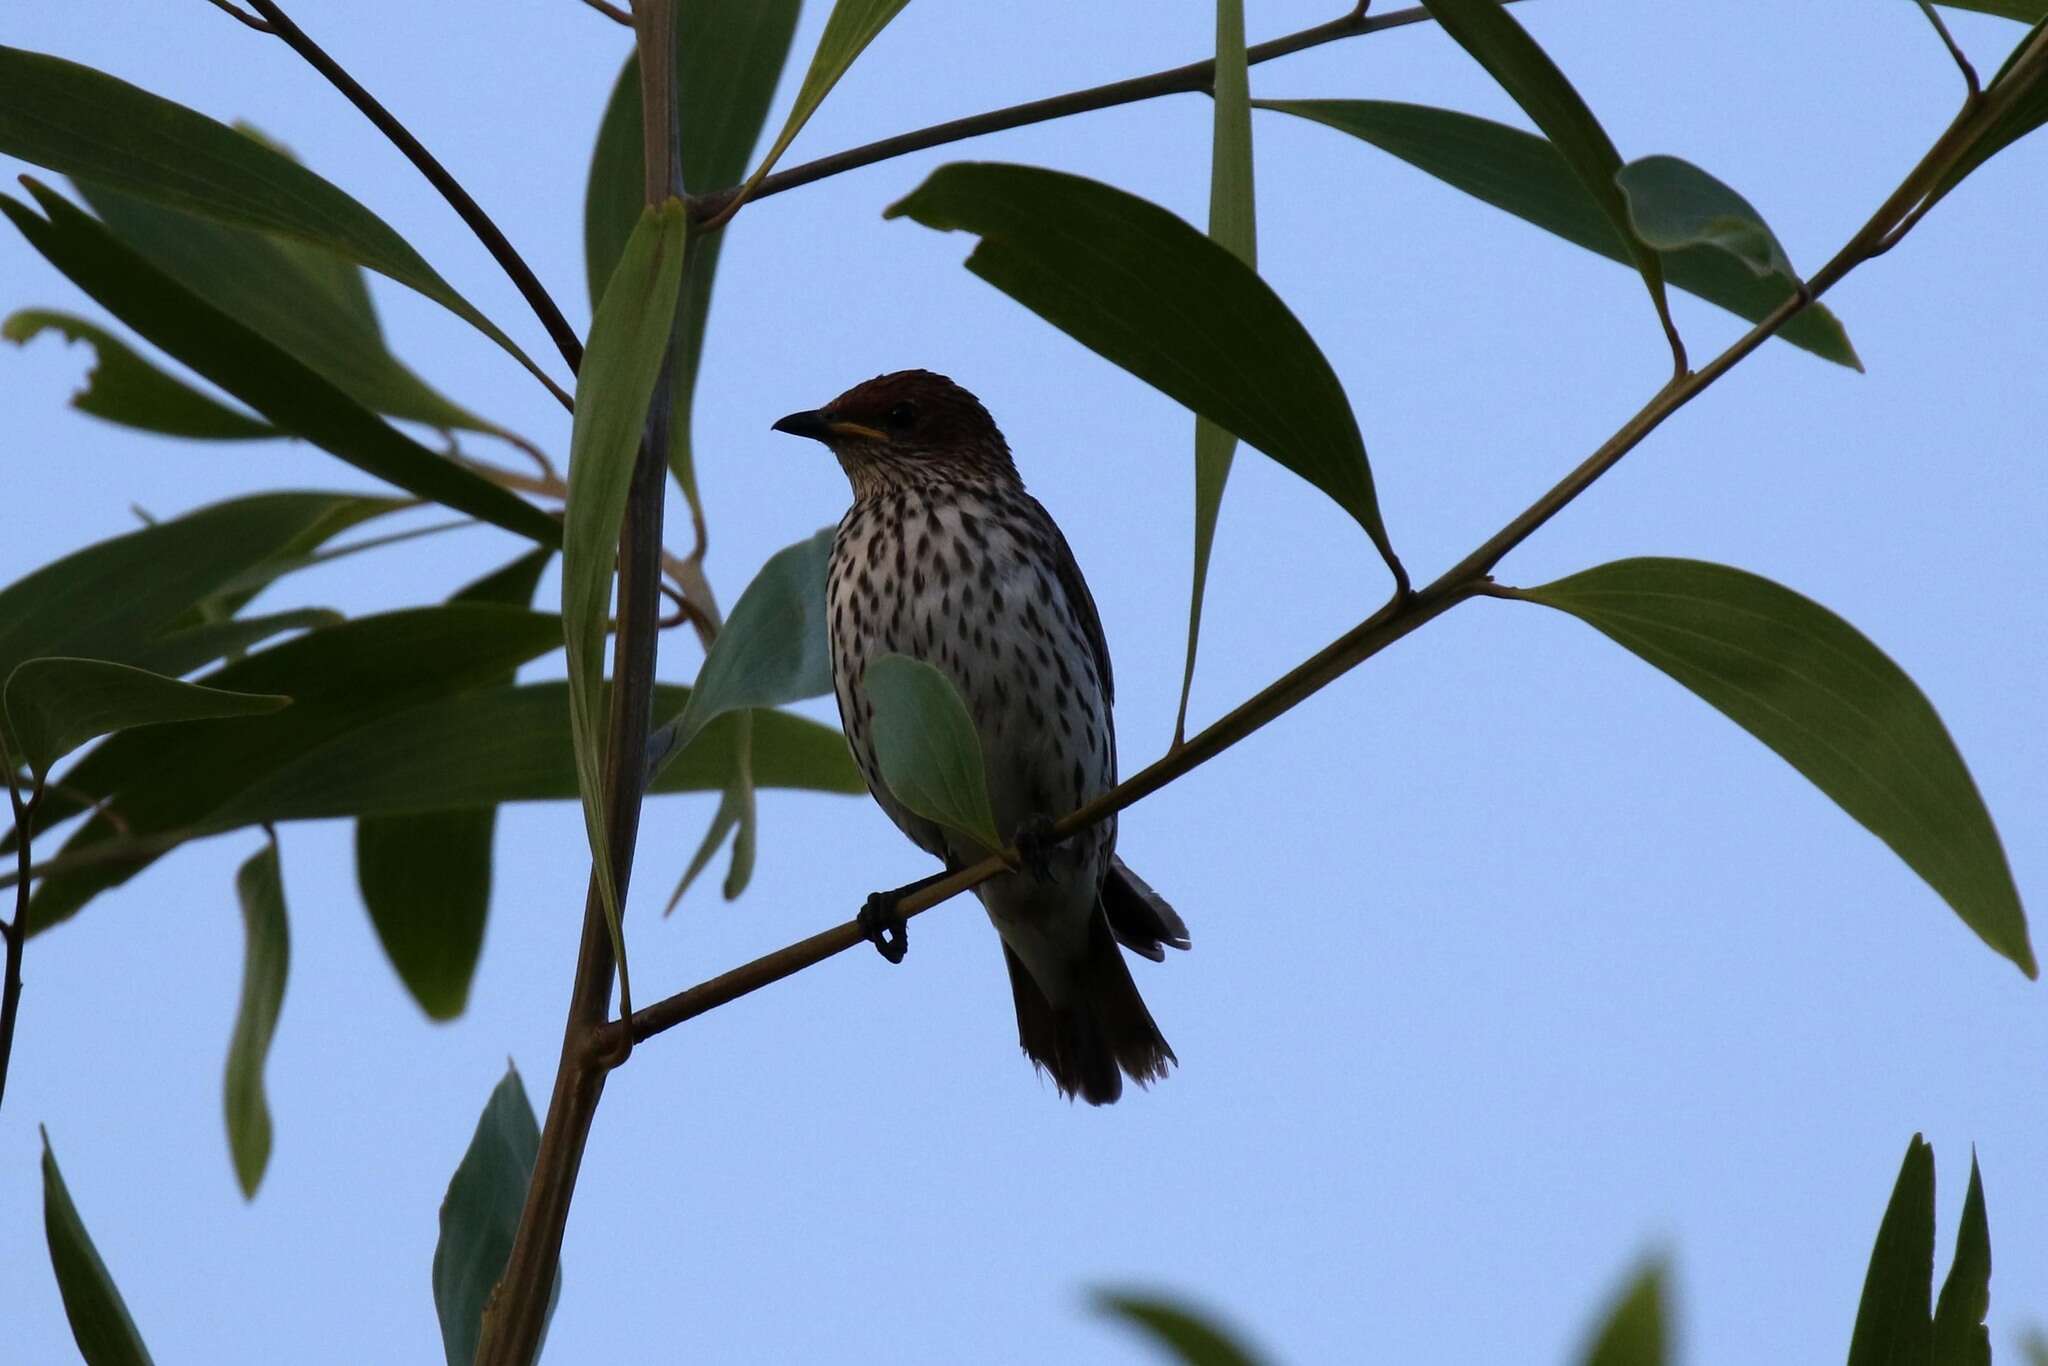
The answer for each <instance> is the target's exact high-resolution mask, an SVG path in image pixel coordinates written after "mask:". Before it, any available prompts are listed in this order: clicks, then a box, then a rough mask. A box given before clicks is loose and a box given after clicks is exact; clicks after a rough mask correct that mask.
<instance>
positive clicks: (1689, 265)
mask: <svg viewBox="0 0 2048 1366" xmlns="http://www.w3.org/2000/svg"><path fill="white" fill-rule="evenodd" d="M1253 103H1254V106H1255V107H1256V108H1259V109H1272V110H1275V111H1277V112H1280V113H1283V114H1293V115H1295V116H1296V117H1298V118H1305V119H1309V120H1312V121H1314V122H1316V123H1320V124H1323V125H1325V126H1326V127H1330V128H1335V129H1337V130H1339V131H1340V132H1345V133H1349V134H1351V135H1352V136H1353V137H1356V138H1359V139H1361V140H1363V141H1365V142H1368V143H1371V144H1372V145H1373V146H1375V147H1378V148H1379V149H1380V150H1381V151H1384V152H1387V153H1389V154H1391V155H1393V156H1396V157H1399V158H1400V159H1401V160H1403V161H1405V162H1407V163H1408V164H1409V165H1411V166H1414V167H1416V168H1417V169H1419V170H1422V171H1426V172H1428V173H1429V174H1430V175H1433V176H1435V177H1436V178H1437V179H1439V180H1441V181H1443V182H1444V183H1445V184H1447V185H1451V186H1454V187H1455V188H1457V189H1460V190H1463V191H1464V192H1465V193H1466V194H1469V195H1471V196H1473V197H1474V198H1475V199H1479V200H1481V201H1483V202H1485V203H1488V204H1491V205H1493V206H1494V207H1495V208H1497V209H1504V210H1506V211H1507V212H1508V213H1511V214H1513V215H1514V216H1515V217H1517V218H1520V219H1522V220H1523V221H1524V222H1527V223H1533V224H1535V225H1536V226H1537V227H1539V228H1542V229H1543V230H1544V231H1546V232H1551V233H1555V234H1556V235H1557V236H1559V237H1562V238H1563V239H1564V240H1565V241H1567V242H1570V243H1572V244H1573V245H1575V246H1579V247H1584V248H1585V249H1586V250H1587V251H1590V252H1594V253H1597V254H1598V255H1601V256H1605V257H1606V258H1607V259H1608V260H1610V261H1618V262H1620V263H1621V264H1623V265H1633V264H1634V260H1633V258H1632V257H1631V256H1630V254H1629V247H1628V244H1627V242H1626V241H1625V240H1624V239H1623V237H1622V236H1621V233H1620V232H1619V231H1618V230H1617V229H1616V228H1615V226H1614V224H1613V223H1612V222H1610V221H1609V220H1608V218H1607V216H1606V215H1605V214H1604V213H1602V212H1601V210H1600V206H1599V205H1598V204H1596V203H1595V202H1594V201H1593V198H1592V196H1591V195H1589V194H1588V193H1587V192H1586V189H1585V187H1584V186H1583V185H1582V184H1580V182H1579V180H1578V178H1577V176H1575V175H1574V174H1573V172H1572V168H1571V166H1570V165H1569V164H1568V163H1567V162H1566V161H1565V159H1564V157H1563V156H1561V155H1560V154H1559V153H1558V150H1557V149H1556V148H1555V147H1553V146H1551V145H1550V143H1549V141H1547V140H1546V139H1544V138H1541V137H1539V136H1537V135H1536V134H1534V133H1527V132H1524V131H1522V130H1521V129H1519V128H1510V127H1508V126H1507V125H1506V124H1501V123H1495V122H1493V121H1492V120H1490V119H1482V118H1477V117H1474V116H1473V115H1471V114H1461V113H1458V112H1457V111H1455V110H1450V109H1434V108H1431V107H1429V106H1427V105H1420V104H1400V103H1396V102H1393V101H1389V100H1256V101H1254V102H1253ZM1658 255H1659V257H1660V259H1661V261H1662V264H1663V270H1664V277H1665V279H1666V280H1668V281H1669V282H1670V283H1671V284H1674V285H1676V286H1677V287H1678V288H1680V289H1683V290H1686V291H1687V292H1689V293H1692V294H1696V295H1698V296H1699V297H1700V298H1702V299H1705V300H1707V301H1708V302H1709V303H1713V304H1718V305H1719V306H1720V307H1722V308H1725V309H1727V310H1728V311H1729V312H1731V313H1733V314H1735V315H1736V316H1737V317H1740V318H1745V319H1747V320H1748V321H1750V322H1757V321H1759V320H1761V319H1762V318H1763V317H1764V316H1765V315H1766V314H1768V313H1769V312H1770V311H1771V310H1772V309H1774V308H1776V307H1777V306H1778V305H1779V304H1781V303H1783V302H1784V300H1785V293H1786V289H1787V288H1788V286H1787V285H1786V284H1785V283H1784V282H1782V281H1778V280H1762V279H1758V278H1757V277H1756V276H1755V275H1754V274H1753V273H1751V272H1750V271H1748V270H1746V269H1744V268H1743V267H1742V266H1741V265H1740V264H1739V263H1738V262H1737V261H1736V260H1735V259H1734V258H1732V257H1730V256H1729V255H1728V254H1727V253H1725V252H1722V251H1716V250H1711V249H1709V248H1706V247H1690V248H1685V249H1682V250H1678V251H1668V252H1660V253H1658ZM1777 335H1778V336H1779V337H1781V338H1783V339H1784V340H1785V341H1788V342H1790V343H1791V344H1792V345H1794V346H1797V347H1800V348H1802V349H1804V350H1807V351H1811V352H1812V353H1813V354H1815V355H1817V356H1820V357H1822V358H1823V359H1825V360H1831V361H1834V362H1835V363H1836V364H1838V365H1847V366H1850V367H1851V368H1853V369H1857V370H1861V369H1862V368H1863V366H1862V362H1860V361H1859V360H1857V358H1856V351H1855V348H1854V347H1852V346H1850V345H1849V338H1848V334H1847V333H1846V332H1844V331H1843V329H1842V324H1841V321H1840V320H1839V319H1837V318H1836V317H1835V315H1834V314H1833V313H1831V312H1829V311H1828V309H1827V308H1826V307H1825V306H1824V305H1822V304H1817V303H1816V304H1808V305H1807V306H1806V307H1805V308H1803V309H1801V310H1800V311H1799V313H1798V314H1797V315H1795V316H1794V317H1793V319H1792V321H1790V322H1788V323H1786V324H1785V325H1784V326H1783V327H1781V328H1779V329H1778V332H1777Z"/></svg>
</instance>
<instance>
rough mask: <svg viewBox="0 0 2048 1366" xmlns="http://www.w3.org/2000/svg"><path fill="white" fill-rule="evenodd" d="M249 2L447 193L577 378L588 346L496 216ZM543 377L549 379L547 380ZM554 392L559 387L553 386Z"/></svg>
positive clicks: (307, 41) (267, 0) (356, 86)
mask: <svg viewBox="0 0 2048 1366" xmlns="http://www.w3.org/2000/svg"><path fill="white" fill-rule="evenodd" d="M248 3H249V4H250V5H252V6H254V7H255V9H256V11H257V12H258V13H260V14H261V15H262V16H263V17H264V18H265V19H266V20H268V21H269V24H270V28H271V31H272V32H274V33H276V34H277V36H278V37H280V38H282V39H283V40H284V41H285V42H286V43H288V44H290V46H291V48H292V50H293V51H294V52H296V53H298V54H299V55H300V56H301V57H303V58H305V59H306V62H307V64H308V65H310V66H311V67H312V68H313V69H314V70H315V71H318V72H319V73H320V74H321V75H323V76H325V77H326V78H327V80H328V82H329V83H330V84H331V85H333V86H334V88H335V89H336V90H339V91H340V92H341V93H342V94H343V95H344V96H346V97H347V99H348V101H349V103H351V104H353V105H354V106H355V107H356V108H357V109H360V110H361V111H362V112H363V115H364V117H366V118H368V119H369V120H370V122H371V123H373V124H375V125H376V126H377V131H379V132H380V133H382V134H383V135H384V136H385V137H386V138H388V139H389V140H390V141H391V143H392V145H393V146H395V147H397V148H398V150H399V151H401V152H403V153H404V154H405V157H406V160H408V161H410V162H412V164H413V165H414V166H415V167H417V168H418V169H419V173H420V174H421V175H423V176H425V177H426V178H427V182H428V183H429V184H430V185H432V186H433V187H434V188H435V189H437V190H439V191H440V192H441V197H442V198H443V199H445V200H447V201H448V203H449V205H450V206H451V207H452V208H453V209H454V210H455V212H456V213H458V214H460V215H461V217H462V221H463V222H464V223H467V224H468V225H469V230H470V231H471V232H472V233H474V234H476V238H477V240H478V241H480V242H482V243H483V244H484V247H485V249H486V250H488V251H489V252H490V253H491V255H492V256H493V257H495V258H497V262H498V265H499V266H500V267H501V268H502V269H503V270H504V272H505V274H506V275H507V276H509V277H511V280H512V283H513V284H514V285H515V286H517V287H518V289H519V293H520V294H521V295H522V296H524V298H525V299H526V303H527V306H528V307H529V308H531V309H532V310H533V312H534V316H535V317H537V318H539V319H540V322H541V326H542V327H545V328H546V329H547V332H548V336H549V337H550V338H551V339H553V341H554V343H555V349H556V350H558V351H560V352H561V353H562V359H563V360H564V361H566V362H567V363H568V366H569V369H570V371H571V372H572V373H573V372H575V371H576V370H577V369H579V368H581V366H582V364H583V341H582V339H581V338H579V337H578V336H577V335H576V329H574V328H572V327H570V326H569V320H568V319H567V318H565V317H563V316H562V310H561V309H560V308H558V307H556V306H555V301H554V299H553V298H552V297H551V296H550V295H549V294H548V291H547V288H546V287H545V286H544V285H542V284H541V282H540V277H538V276H537V275H535V274H534V273H533V269H532V268H531V267H530V266H528V265H527V264H526V259H525V258H524V257H522V256H521V255H520V254H519V251H518V249H517V248H516V247H514V246H513V245H512V243H511V240H510V239H509V238H507V237H506V236H505V234H504V233H503V232H502V231H501V230H500V229H499V227H498V225H497V224H496V223H495V222H493V221H492V219H491V216H490V215H489V214H487V213H485V212H484V211H483V208H482V207H481V206H480V205H478V203H477V202H476V200H474V199H472V198H471V197H470V194H469V191H467V190H465V189H463V188H462V184H461V182H460V181H458V180H456V178H455V177H454V176H452V175H450V174H449V173H448V169H447V168H446V167H444V166H443V165H442V164H441V163H440V162H439V161H438V160H436V159H435V157H434V154H433V153H432V152H429V151H428V150H427V149H426V147H425V146H424V145H422V144H421V142H420V140H419V139H418V138H416V137H414V136H413V135H412V131H411V130H410V129H408V128H407V127H406V126H405V125H404V124H402V123H400V122H399V121H398V119H397V118H396V117H394V116H393V115H392V113H391V111H390V110H388V109H386V108H385V107H384V106H383V105H382V104H379V103H378V102H377V99H376V97H375V96H373V95H372V94H370V92H369V91H367V90H365V89H363V87H362V85H361V83H360V82H358V81H357V80H356V78H355V77H353V76H351V75H349V74H348V72H347V71H345V70H343V69H342V66H341V63H339V62H337V61H335V60H334V58H332V57H330V56H328V55H327V52H326V50H325V49H323V48H322V47H321V46H320V45H319V44H318V43H316V42H314V41H313V40H312V39H311V38H310V37H308V36H307V35H306V32H305V30H304V29H301V28H300V27H299V26H298V25H297V24H295V23H293V22H292V20H291V16H289V15H287V14H286V13H285V12H284V10H283V9H281V8H280V7H279V6H278V4H277V0H248ZM542 378H543V379H545V376H543V377H542ZM549 387H550V388H554V386H553V384H552V383H550V385H549ZM555 395H556V397H558V398H560V399H561V400H562V404H563V406H564V407H568V406H570V401H569V396H568V395H567V394H565V393H563V392H562V391H561V390H560V389H555Z"/></svg>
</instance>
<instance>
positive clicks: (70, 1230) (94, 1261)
mask: <svg viewBox="0 0 2048 1366" xmlns="http://www.w3.org/2000/svg"><path fill="white" fill-rule="evenodd" d="M43 1236H44V1237H45V1238H46V1239H47V1240H48V1242H49V1246H50V1269H51V1270H52V1271H54V1272H55V1273H56V1274H57V1292H58V1293H59V1294H60V1295H61V1296H63V1299H64V1317H65V1318H66V1319H68V1320H70V1323H71V1336H72V1339H73V1340H74V1341H75V1342H77V1344H78V1355H79V1356H80V1357H81V1358H83V1359H84V1361H85V1363H86V1366H150V1357H149V1349H148V1348H147V1347H144V1346H143V1345H142V1334H141V1333H139V1332H137V1331H136V1328H135V1320H134V1319H132V1318H130V1317H129V1316H128V1305H127V1303H126V1301H124V1300H123V1299H122V1298H121V1292H120V1291H119V1290H118V1289H116V1288H115V1286H114V1278H113V1276H112V1275H111V1274H110V1273H109V1272H108V1271H107V1264H106V1263H105V1262H103V1261H101V1260H100V1254H99V1249H98V1248H96V1247H94V1246H93V1244H92V1235H91V1234H89V1233H87V1232H86V1231H85V1221H84V1220H83V1219H81V1218H79V1217H78V1207H77V1206H76V1205H74V1204H72V1203H71V1192H70V1191H69V1190H68V1189H66V1188H65V1185H64V1175H63V1173H62V1172H60V1171H58V1170H57V1155H56V1153H54V1152H52V1151H51V1150H50V1135H49V1133H48V1132H47V1131H45V1132H44V1133H43Z"/></svg>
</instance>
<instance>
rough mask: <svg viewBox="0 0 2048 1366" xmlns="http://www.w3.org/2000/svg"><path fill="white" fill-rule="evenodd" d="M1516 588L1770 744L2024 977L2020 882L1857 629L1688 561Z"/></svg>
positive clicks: (1932, 723)
mask: <svg viewBox="0 0 2048 1366" xmlns="http://www.w3.org/2000/svg"><path fill="white" fill-rule="evenodd" d="M1520 596H1522V597H1525V598H1527V599H1529V600H1530V601H1532V602H1540V603H1543V604H1544V605H1546V606H1549V607H1555V608H1557V609H1558V610H1560V611H1564V612H1569V613H1571V614H1572V615H1573V616H1576V617H1578V618H1579V619H1581V620H1582V621H1585V622H1586V623H1588V624H1589V625H1591V626H1593V627H1595V628H1596V629H1598V630H1599V631H1601V632H1602V633H1603V634H1605V635H1606V636H1608V637H1609V638H1610V639H1612V640H1614V641H1615V642H1617V643H1618V644H1620V645H1621V646H1623V647H1624V648H1626V649H1628V650H1630V651H1632V652H1633V653H1634V654H1636V655H1637V656H1639V657H1640V658H1642V659H1643V660H1645V661H1646V662H1648V663H1650V664H1653V665H1655V666H1656V667H1657V668H1659V669H1662V670H1663V671H1664V672H1665V673H1667V674H1669V675H1671V677H1673V678H1675V679H1677V680H1678V681H1679V682H1680V683H1682V684H1684V685H1685V686H1686V687H1687V688H1689V689H1691V690H1692V691H1693V692H1694V693H1696V694H1698V695H1699V696H1700V697H1701V698H1703V699H1704V700H1705V701H1707V702H1709V703H1711V704H1712V705H1713V706H1714V707H1715V708H1716V709H1718V710H1719V711H1720V712H1721V713H1722V714H1723V715H1725V716H1727V717H1728V718H1729V719H1730V720H1732V721H1734V722H1735V723H1736V724H1737V725H1739V726H1741V727H1742V728H1743V729H1744V730H1746V731H1748V732H1749V733H1750V734H1751V735H1754V736H1755V737H1756V738H1757V739H1759V740H1761V741H1763V742H1764V743H1765V744H1766V745H1769V746H1770V747H1771V749H1773V750H1774V751H1776V752H1777V754H1778V756H1779V757H1780V758H1782V759H1784V760H1785V761H1786V762H1787V763H1789V764H1791V765H1792V766H1793V767H1794V768H1796V769H1798V770H1799V772H1800V773H1802V774H1804V775H1805V776H1806V778H1807V779H1808V781H1810V782H1812V783H1813V785H1814V786H1816V787H1818V788H1819V789H1820V790H1821V791H1822V792H1825V793H1826V794H1827V795H1828V796H1829V797H1830V798H1832V799H1833V800H1834V801H1835V803H1836V804H1837V805H1839V806H1840V807H1841V808H1842V809H1843V810H1844V811H1847V812H1848V813H1849V814H1850V815H1851V816H1853V817H1855V818H1856V820H1857V821H1858V822H1860V823H1861V824H1862V825H1863V826H1864V828H1865V829H1867V830H1869V831H1870V832H1871V833H1872V834H1874V835H1876V836H1877V837H1878V838H1879V839H1881V840H1883V841H1884V842H1885V843H1886V844H1888V845H1890V846H1891V848H1892V851H1893V852H1894V853H1896V854H1898V856H1899V857H1900V858H1902V859H1904V860H1905V861H1906V864H1907V866H1908V867H1910V868H1911V869H1912V870H1913V871H1914V872H1916V873H1918V874H1919V875H1920V876H1921V877H1922V878H1924V879H1926V881H1927V884H1928V885H1929V886H1931V887H1933V888H1934V890H1935V891H1937V892H1939V893H1940V894H1941V896H1942V898H1943V900H1945V901H1947V902H1948V904H1949V905H1950V906H1951V907H1953V908H1954V910H1955V912H1956V914H1957V915H1959V916H1961V917H1962V919H1963V923H1964V924H1966V925H1968V926H1969V927H1970V928H1971V929H1973V930H1975V931H1976V932H1977V934H1978V936H1979V937H1980V938H1982V939H1983V940H1984V942H1985V943H1987V944H1989V945H1990V946H1991V947H1992V948H1993V949H1995V950H1997V951H1998V952H1999V953H2001V954H2004V955H2005V956H2006V957H2007V958H2010V959H2011V960H2012V961H2013V962H2014V963H2015V964H2017V965H2018V966H2019V969H2020V970H2021V971H2022V972H2024V973H2026V974H2027V976H2029V977H2032V976H2034V975H2035V965H2034V951H2033V947H2032V945H2031V944H2030V943H2029V942H2028V937H2027V920H2026V914H2025V912H2024V911H2023V910H2021V908H2020V899H2019V890H2018V888H2016V887H2015V886H2014V885H2013V880H2012V871H2011V869H2010V868H2009V867H2008V866H2007V865H2006V861H2005V851H2004V849H2003V847H2002V846H2001V845H2000V844H1999V840H1998V831H1997V830H1996V829H1995V828H1994V827H1993V825H1992V823H1991V813H1990V812H1989V811H1987V810H1985V809H1984V801H1983V798H1982V797H1981V796H1979V795H1978V792H1977V785H1976V783H1975V782H1973V781H1972V780H1971V778H1970V771H1969V769H1968V768H1967V767H1966V766H1965V765H1964V763H1963V757H1962V755H1960V754H1959V753H1957V752H1956V747H1955V742H1954V741H1953V740H1951V739H1950V738H1949V734H1948V731H1947V729H1946V728H1945V727H1944V726H1943V725H1942V724H1941V718H1940V717H1939V716H1937V715H1936V714H1935V711H1934V708H1933V706H1932V705H1930V704H1929V703H1928V701H1927V698H1926V697H1925V696H1924V695H1923V694H1922V693H1921V691H1920V689H1919V688H1917V687H1915V686H1914V684H1913V680H1912V679H1910V678H1908V677H1907V676H1906V674H1905V672H1904V671H1903V670H1901V669H1900V668H1899V666H1898V665H1896V664H1894V663H1892V661H1891V660H1890V659H1888V658H1886V657H1885V655H1884V653H1883V652H1882V651H1880V650H1879V649H1878V648H1877V647H1876V646H1875V645H1873V644H1871V643H1870V641H1869V640H1867V639H1866V638H1865V637H1864V636H1863V635H1862V634H1861V633H1860V632H1858V631H1857V630H1856V628H1855V627H1853V626H1851V625H1849V623H1848V622H1846V621H1843V620H1842V619H1841V618H1840V617H1838V616H1836V615H1835V614H1834V613H1832V612H1830V611H1828V610H1827V609H1826V608H1824V607H1822V606H1820V605H1819V604H1817V603H1814V602H1812V601H1810V600H1808V599H1806V598H1803V597H1801V596H1799V595H1798V594H1797V593H1794V592H1792V591H1791V590H1789V589H1786V588H1783V587H1780V586H1779V585H1777V584H1775V583H1772V582H1771V581H1770V580H1768V579H1763V578H1759V577H1757V576H1756V575H1754V574H1748V573H1744V572H1743V571H1742V570H1739V569H1730V568H1729V567H1727V566H1726V565H1718V564H1704V563H1701V562H1700V561H1697V560H1668V559H1638V560H1618V561H1616V562H1614V563H1612V564H1605V565H1601V566H1599V567H1597V568H1594V569H1588V570H1586V571H1584V572H1583V573H1579V574H1574V575H1572V576H1571V577H1570V578H1566V579H1560V580H1558V581H1557V582H1556V583H1551V584H1546V585H1544V586H1543V587H1541V588H1530V589H1524V590H1520Z"/></svg>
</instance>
